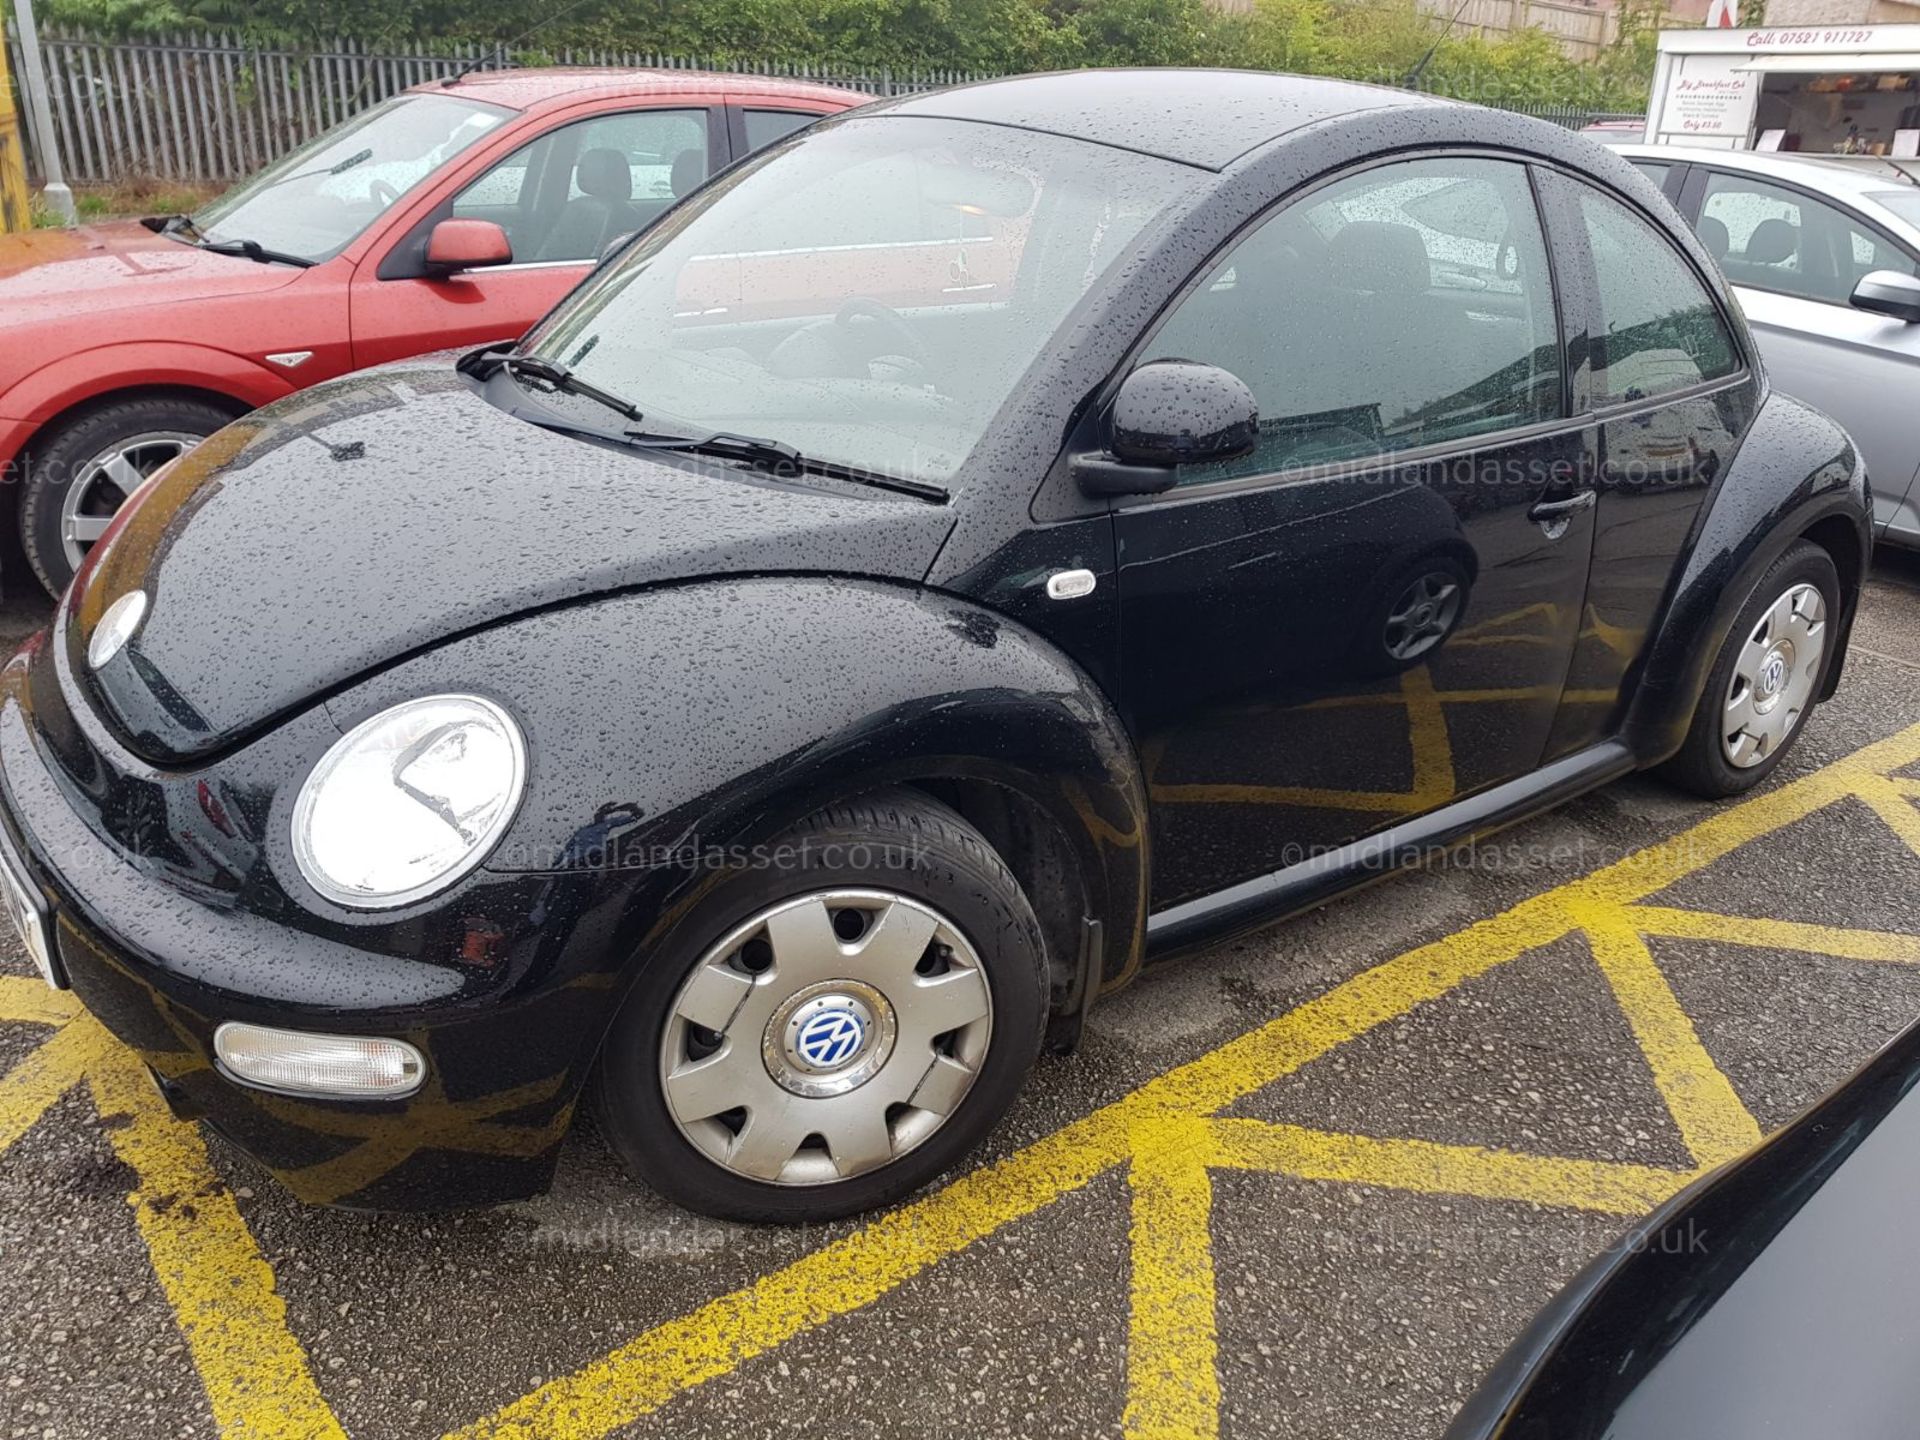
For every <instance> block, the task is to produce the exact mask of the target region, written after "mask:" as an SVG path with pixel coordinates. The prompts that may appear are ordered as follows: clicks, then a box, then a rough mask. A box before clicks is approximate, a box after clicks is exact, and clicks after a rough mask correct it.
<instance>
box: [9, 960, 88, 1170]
mask: <svg viewBox="0 0 1920 1440" xmlns="http://www.w3.org/2000/svg"><path fill="white" fill-rule="evenodd" d="M35 983H38V982H35ZM40 988H41V989H43V990H44V989H46V987H45V986H44V985H42V986H41V987H40ZM90 1055H91V1051H90V1050H89V1048H88V1046H87V1042H86V1037H85V1034H84V1033H83V1032H81V1031H79V1030H78V1028H77V1027H71V1026H70V1027H68V1028H67V1029H65V1030H62V1031H60V1032H59V1033H58V1034H56V1035H55V1036H54V1037H53V1038H52V1039H51V1040H49V1041H47V1042H46V1043H45V1044H44V1045H41V1046H40V1047H39V1048H38V1049H36V1050H35V1051H34V1052H33V1053H32V1054H31V1055H29V1056H27V1058H26V1059H24V1060H22V1061H21V1062H20V1063H19V1064H18V1065H15V1066H14V1067H13V1069H11V1070H9V1071H8V1072H7V1073H6V1075H5V1076H0V1150H5V1149H7V1148H9V1147H10V1146H12V1144H13V1143H14V1142H15V1141H16V1140H18V1139H19V1138H20V1137H21V1136H22V1135H24V1134H26V1133H27V1131H29V1130H31V1129H32V1128H33V1126H34V1124H35V1122H37V1121H38V1120H39V1119H40V1117H41V1116H42V1115H44V1114H46V1113H47V1110H48V1109H49V1108H50V1107H51V1106H52V1105H53V1103H54V1102H55V1101H56V1100H58V1099H59V1098H60V1097H61V1096H62V1095H64V1094H66V1093H67V1091H69V1090H71V1089H72V1088H73V1087H74V1086H75V1085H78V1084H79V1083H80V1079H81V1076H82V1075H83V1073H84V1072H85V1067H86V1063H87V1060H88V1059H89V1058H90Z"/></svg>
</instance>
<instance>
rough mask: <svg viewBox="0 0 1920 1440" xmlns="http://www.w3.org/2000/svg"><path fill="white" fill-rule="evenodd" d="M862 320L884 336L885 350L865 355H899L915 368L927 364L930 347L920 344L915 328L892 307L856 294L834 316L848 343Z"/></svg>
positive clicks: (837, 326) (841, 333) (883, 346)
mask: <svg viewBox="0 0 1920 1440" xmlns="http://www.w3.org/2000/svg"><path fill="white" fill-rule="evenodd" d="M862 320H867V321H871V322H872V323H873V324H874V325H876V326H878V327H879V329H880V332H881V336H882V348H880V349H876V350H867V351H865V352H864V353H865V354H866V355H867V356H868V357H869V358H871V357H873V356H878V355H900V356H904V357H905V358H906V359H908V360H911V361H913V362H914V363H915V364H916V365H924V364H926V363H927V347H926V346H925V345H923V344H921V343H920V337H919V336H918V335H916V334H915V333H914V330H913V326H911V325H909V324H908V323H907V317H906V316H904V315H902V314H901V313H900V312H899V311H898V310H896V309H894V308H893V307H892V306H891V305H883V304H882V303H881V302H880V301H878V300H872V299H869V298H868V297H867V296H865V295H856V296H854V297H853V298H852V299H851V300H849V301H847V302H846V303H845V304H844V305H842V306H841V307H840V308H839V310H838V311H836V312H835V313H834V317H833V323H834V325H835V327H836V328H837V329H838V330H839V332H840V335H841V338H843V339H846V340H851V339H853V337H854V334H855V328H856V326H857V325H858V324H859V323H860V322H861V321H862Z"/></svg>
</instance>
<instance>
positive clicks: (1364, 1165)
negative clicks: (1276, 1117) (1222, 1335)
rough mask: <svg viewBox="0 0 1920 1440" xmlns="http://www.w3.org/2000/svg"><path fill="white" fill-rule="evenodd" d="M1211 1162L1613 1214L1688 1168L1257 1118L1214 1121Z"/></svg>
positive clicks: (1655, 1195)
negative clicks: (1313, 1127)
mask: <svg viewBox="0 0 1920 1440" xmlns="http://www.w3.org/2000/svg"><path fill="white" fill-rule="evenodd" d="M1209 1124H1210V1125H1211V1127H1212V1131H1213V1163H1214V1164H1215V1165H1221V1166H1232V1167H1234V1168H1235V1169H1240V1170H1271V1171H1276V1172H1278V1173H1280V1174H1284V1175H1291V1176H1293V1177H1294V1178H1296V1179H1300V1180H1333V1181H1342V1182H1345V1183H1347V1184H1352V1185H1378V1186H1381V1187H1383V1188H1386V1189H1391V1190H1412V1191H1416V1192H1418V1193H1420V1194H1423V1195H1471V1196H1474V1197H1476V1198H1478V1199H1481V1200H1521V1201H1526V1202H1528V1203H1531V1204H1535V1205H1558V1206H1563V1207H1565V1208H1567V1209H1574V1210H1600V1211H1604V1212H1606V1213H1608V1214H1613V1215H1642V1214H1645V1213H1646V1212H1647V1211H1648V1210H1650V1209H1651V1208H1653V1207H1654V1206H1655V1205H1658V1204H1659V1203H1660V1202H1661V1201H1663V1200H1665V1199H1667V1198H1669V1197H1670V1196H1672V1195H1674V1194H1676V1193H1678V1192H1679V1191H1680V1190H1681V1188H1682V1187H1684V1186H1685V1185H1686V1184H1687V1183H1688V1182H1689V1181H1690V1180H1692V1179H1693V1176H1692V1175H1691V1174H1688V1173H1687V1172H1685V1171H1678V1170H1661V1169H1658V1168H1656V1167H1654V1166H1650V1165H1623V1164H1619V1163H1616V1162H1613V1161H1607V1160H1573V1159H1567V1158H1564V1157H1561V1156H1550V1155H1526V1154H1522V1153H1521V1152H1519V1151H1515V1150H1491V1149H1487V1148H1485V1147H1483V1146H1478V1145H1442V1144H1439V1143H1437V1142H1435V1141H1432V1140H1380V1139H1376V1138H1374V1137H1373V1136H1370V1135H1337V1134H1333V1133H1330V1132H1328V1131H1324V1130H1307V1129H1303V1128H1301V1127H1300V1126H1298V1125H1272V1124H1269V1123H1267V1122H1266V1121H1264V1120H1239V1119H1229V1120H1213V1121H1210V1122H1209Z"/></svg>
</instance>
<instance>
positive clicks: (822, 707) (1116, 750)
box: [328, 575, 1149, 1013]
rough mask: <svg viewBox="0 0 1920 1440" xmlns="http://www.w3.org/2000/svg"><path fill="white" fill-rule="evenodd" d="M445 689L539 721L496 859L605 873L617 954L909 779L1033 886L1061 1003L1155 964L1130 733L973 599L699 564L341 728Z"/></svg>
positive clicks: (423, 680)
mask: <svg viewBox="0 0 1920 1440" xmlns="http://www.w3.org/2000/svg"><path fill="white" fill-rule="evenodd" d="M443 689H444V690H446V691H448V692H453V691H460V690H469V691H472V690H478V691H483V692H485V693H488V694H491V695H493V696H494V697H495V698H497V699H499V700H500V701H501V703H503V704H504V705H505V706H506V707H507V709H508V710H510V711H511V712H512V713H514V714H515V715H517V716H519V717H520V719H521V723H522V728H523V729H524V730H525V732H526V734H527V736H528V741H529V749H530V751H531V753H532V757H533V758H532V763H531V765H530V773H529V781H528V790H527V794H526V796H525V798H524V799H523V801H522V804H521V808H520V815H519V817H518V818H517V819H516V821H515V823H514V827H513V829H512V830H510V831H509V833H508V835H507V836H506V838H505V839H504V840H503V841H502V844H501V848H500V850H499V851H496V854H495V856H494V858H492V859H490V860H489V862H488V869H490V870H492V871H495V872H499V873H510V872H515V871H518V872H537V873H545V874H555V873H558V872H571V873H573V874H575V875H577V876H579V877H580V878H581V879H582V880H587V879H589V878H591V879H592V882H593V884H594V885H596V886H608V887H611V889H612V891H613V892H614V893H616V894H617V895H618V904H619V908H620V909H621V911H622V912H623V916H622V919H621V920H620V922H619V923H618V925H617V926H616V927H615V928H614V930H613V931H612V935H613V939H612V942H611V948H612V949H616V950H618V949H624V950H625V952H626V954H627V955H629V956H642V957H643V956H644V955H645V954H647V953H650V952H651V951H652V950H654V949H655V948H656V947H658V946H659V945H660V944H661V943H663V942H664V941H665V940H666V938H667V936H668V935H669V934H670V932H671V931H672V929H673V927H674V925H675V924H676V923H677V921H678V919H679V917H680V916H682V915H684V914H685V913H686V912H687V911H688V909H689V908H690V907H691V906H692V905H693V904H694V903H695V902H696V901H697V900H699V899H700V898H701V896H703V895H704V894H705V893H707V890H708V888H709V887H710V886H711V885H713V884H717V883H719V881H720V879H722V878H724V874H725V872H726V870H727V869H728V868H729V867H732V866H737V865H741V864H746V865H752V864H758V863H762V855H763V851H764V847H767V846H769V845H771V844H772V842H774V841H776V840H778V839H779V837H780V836H781V835H782V834H783V833H784V832H786V831H787V830H789V829H791V828H792V827H793V826H794V825H795V824H796V823H797V822H798V821H799V820H801V819H802V818H804V817H805V816H807V815H809V814H811V813H812V812H813V811H815V810H818V809H820V808H822V807H824V806H826V805H828V804H831V803H833V802H835V801H842V800H848V799H852V798H857V797H859V796H861V795H866V794H870V793H872V792H874V791H878V790H884V789H888V788H891V787H895V786H903V785H904V786H910V787H913V788H916V789H918V790H920V791H922V792H923V793H925V794H927V795H930V796H932V797H933V798H935V799H938V800H940V801H942V802H944V803H945V804H947V805H948V806H949V807H951V808H952V809H954V810H956V811H957V812H958V813H959V814H960V815H961V816H962V818H964V819H966V820H967V821H968V822H969V823H970V824H972V825H974V827H975V828H977V829H979V830H980V831H981V832H982V833H983V834H984V835H986V837H987V838H988V840H989V841H990V842H991V843H993V845H994V847H995V849H996V850H997V851H998V852H999V853H1000V855H1001V858H1002V860H1003V861H1005V863H1006V864H1007V866H1008V868H1009V869H1010V870H1011V871H1012V872H1013V873H1014V875H1015V877H1016V878H1017V879H1019V880H1020V882H1021V884H1022V886H1023V888H1027V890H1028V896H1029V899H1030V901H1032V903H1033V904H1034V907H1035V910H1036V912H1037V913H1039V914H1040V917H1041V920H1042V928H1043V931H1044V933H1045V935H1046V938H1047V941H1048V949H1049V965H1050V969H1051V971H1052V973H1053V980H1054V985H1053V990H1054V994H1053V997H1052V998H1053V1004H1054V1008H1055V1009H1056V1010H1058V1011H1061V1012H1063V1013H1078V1011H1079V1010H1080V1009H1081V1008H1083V1007H1084V1004H1085V1002H1086V1000H1087V999H1088V998H1089V996H1090V994H1091V993H1092V992H1094V991H1097V990H1098V989H1101V988H1107V987H1110V986H1112V985H1115V984H1118V983H1120V982H1122V981H1124V980H1125V979H1127V978H1130V977H1131V975H1132V973H1133V972H1134V970H1135V969H1137V967H1138V965H1139V963H1140V959H1141V956H1142V954H1143V949H1144V943H1145V934H1146V905H1147V895H1148V885H1147V874H1148V860H1149V857H1148V836H1147V809H1146V791H1145V784H1144V780H1143V777H1142V774H1141V769H1140V765H1139V761H1138V757H1137V756H1136V754H1135V752H1134V749H1133V746H1132V743H1131V740H1130V739H1129V738H1128V736H1127V733H1126V731H1125V729H1124V727H1123V726H1122V724H1121V722H1120V720H1119V717H1118V716H1117V714H1116V713H1115V712H1114V711H1113V709H1112V707H1111V705H1110V704H1109V703H1108V701H1107V699H1106V697H1105V696H1104V695H1103V694H1102V692H1101V691H1100V690H1099V688H1098V687H1097V686H1096V685H1095V684H1094V683H1093V682H1092V680H1091V679H1090V678H1089V677H1087V676H1086V675H1085V674H1084V673H1083V672H1082V671H1081V670H1080V669H1079V668H1078V667H1077V666H1076V665H1075V664H1074V663H1073V662H1072V660H1071V659H1070V658H1069V657H1067V656H1066V655H1065V654H1064V653H1063V652H1061V651H1060V650H1059V649H1058V648H1056V647H1055V646H1053V645H1052V644H1050V643H1049V642H1048V641H1046V640H1045V639H1043V638H1042V637H1040V636H1039V635H1037V634H1035V633H1034V632H1032V631H1030V630H1028V629H1026V628H1025V627H1023V626H1020V625H1017V624H1015V623H1014V622H1012V621H1010V620H1008V619H1007V618H1006V617H1004V616H1002V615H999V614H998V613H996V612H993V611H990V610H987V609H985V608H984V607H982V606H980V605H978V604H976V603H974V602H971V601H968V600H964V599H961V598H959V597H956V596H952V595H948V594H945V593H941V592H936V591H931V590H926V589H922V588H919V587H915V586H911V585H907V584H903V583H900V582H896V581H881V580H873V579H846V578H836V577H828V576H819V575H770V576H754V577H745V578H732V577H729V578H715V579H697V580H691V581H687V582H682V583H679V584H673V585H666V586H660V587H656V588H652V589H648V590H641V591H635V592H630V593H625V594H619V595H612V596H600V597H596V598H594V599H592V600H589V601H584V602H581V603H578V604H574V605H569V606H566V607H563V608H561V609H558V610H553V611H547V612H542V613H539V614H535V615H530V616H525V617H522V618H520V619H518V620H513V621H508V622H505V623H503V624H500V625H497V626H494V627H492V628H490V629H487V630H483V631H480V632H477V633H474V634H471V635H468V636H466V637H465V638H463V639H459V640H456V641H454V642H453V643H451V644H448V645H445V646H443V647H440V648H438V649H436V650H432V651H429V652H426V653H424V654H421V655H418V656H416V657H414V658H413V659H411V660H409V661H407V662H406V663H404V664H401V665H398V666H394V667H392V668H391V669H389V670H387V671H385V672H383V673H381V674H380V675H377V676H375V677H373V678H372V679H370V680H368V681H366V682H363V683H362V684H361V685H358V686H356V687H353V688H352V689H351V690H349V691H347V692H345V693H344V694H342V695H339V696H336V697H335V698H334V699H332V700H330V701H329V702H328V711H329V714H330V716H331V718H332V721H333V723H334V724H335V725H337V726H340V727H341V728H343V729H344V728H350V727H351V726H352V725H354V724H356V723H358V721H359V720H360V719H362V718H364V717H365V716H367V715H371V714H373V713H376V712H377V711H378V710H381V709H384V708H385V707H386V706H387V705H390V704H393V703H396V702H398V701H399V700H402V699H406V698H409V697H411V696H415V695H419V694H422V693H435V692H438V691H441V690H443ZM613 716H617V717H618V722H617V723H612V722H610V720H609V717H613ZM1069 906H1071V907H1072V913H1070V914H1069V913H1068V907H1069ZM1089 922H1091V923H1089ZM620 963H624V962H618V961H609V962H608V965H609V968H617V965H618V964H620Z"/></svg>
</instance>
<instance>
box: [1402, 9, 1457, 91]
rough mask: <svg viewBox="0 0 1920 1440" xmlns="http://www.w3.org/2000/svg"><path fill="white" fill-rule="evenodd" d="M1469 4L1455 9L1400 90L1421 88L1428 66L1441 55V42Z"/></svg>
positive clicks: (1403, 81)
mask: <svg viewBox="0 0 1920 1440" xmlns="http://www.w3.org/2000/svg"><path fill="white" fill-rule="evenodd" d="M1467 3H1468V0H1460V4H1459V5H1458V6H1457V7H1455V9H1454V12H1453V14H1452V15H1450V16H1449V17H1448V18H1447V23H1446V24H1444V25H1442V26H1441V27H1440V33H1439V34H1438V35H1436V36H1434V37H1433V44H1431V45H1429V46H1428V47H1427V53H1426V54H1424V55H1422V56H1421V57H1420V63H1419V64H1417V65H1415V66H1414V67H1413V69H1411V70H1409V71H1408V72H1407V78H1406V79H1405V80H1402V81H1401V82H1400V88H1401V89H1402V90H1418V89H1419V88H1420V77H1421V76H1422V75H1424V74H1426V71H1427V66H1428V65H1430V64H1432V63H1433V57H1434V56H1436V55H1438V54H1439V53H1440V42H1441V41H1443V40H1445V39H1446V38H1447V34H1448V32H1449V31H1451V30H1452V29H1453V27H1454V25H1455V24H1456V23H1458V21H1459V19H1460V17H1461V16H1462V15H1464V14H1465V13H1466V9H1467Z"/></svg>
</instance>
